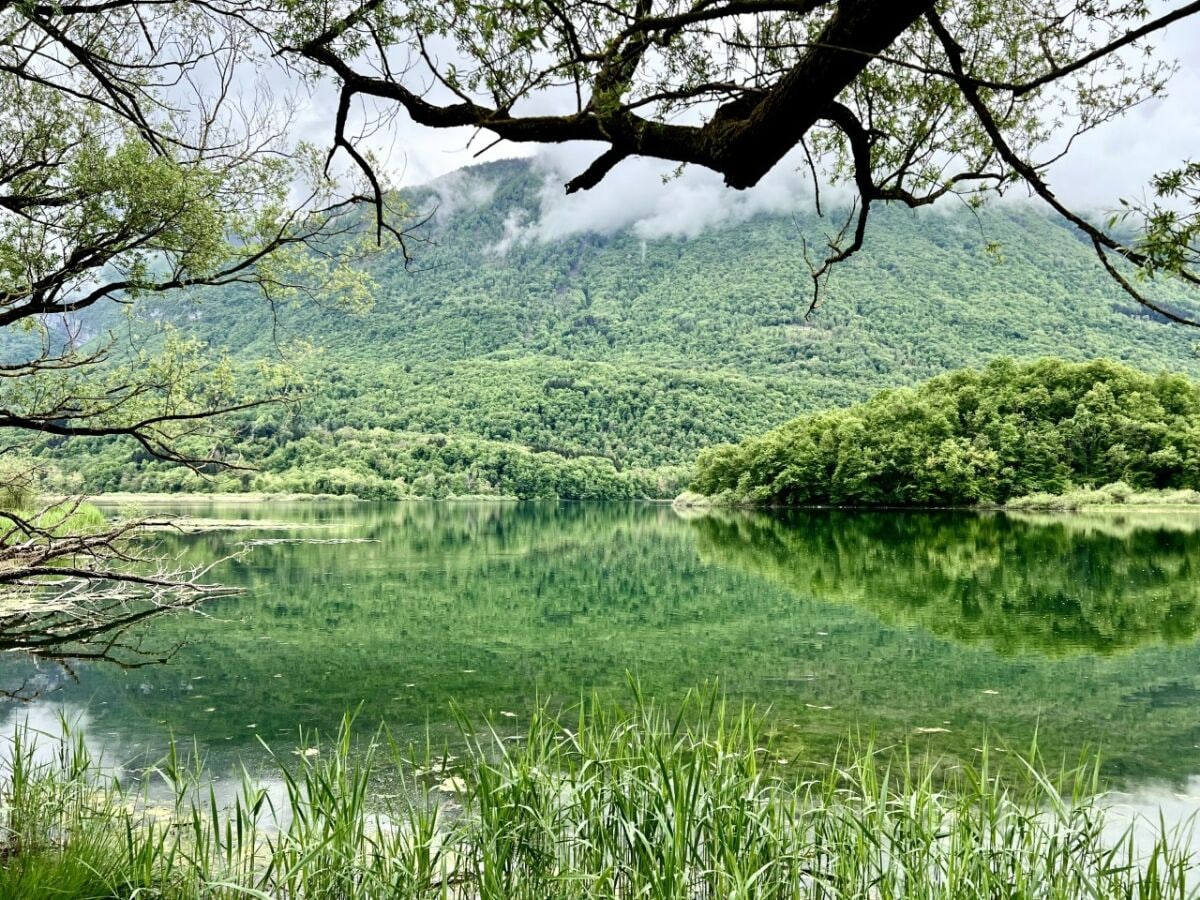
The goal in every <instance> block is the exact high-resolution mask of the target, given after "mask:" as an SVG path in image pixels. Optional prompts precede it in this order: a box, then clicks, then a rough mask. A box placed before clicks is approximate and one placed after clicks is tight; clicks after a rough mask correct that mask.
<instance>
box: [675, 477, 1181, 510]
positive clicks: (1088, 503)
mask: <svg viewBox="0 0 1200 900" xmlns="http://www.w3.org/2000/svg"><path fill="white" fill-rule="evenodd" d="M672 506H674V507H675V508H676V509H677V510H681V511H702V510H706V509H746V510H753V509H843V510H851V511H852V510H873V511H886V510H889V509H892V510H897V511H905V512H920V511H921V510H931V511H932V510H967V511H969V510H975V511H1000V512H1003V511H1023V510H1029V511H1038V512H1074V511H1076V510H1088V511H1092V510H1094V511H1097V512H1108V511H1112V512H1128V511H1131V510H1136V511H1139V512H1156V511H1161V510H1177V511H1191V512H1197V513H1200V491H1196V490H1192V489H1190V488H1183V489H1175V490H1143V491H1137V490H1134V489H1133V488H1131V487H1130V486H1129V485H1127V484H1125V483H1124V482H1119V481H1118V482H1114V483H1113V484H1106V485H1104V486H1103V487H1098V488H1093V487H1082V488H1071V489H1069V490H1067V491H1064V492H1063V493H1061V494H1051V493H1036V494H1027V495H1025V496H1023V497H1014V498H1013V499H1011V500H1009V501H1008V502H1007V503H1002V504H995V503H978V504H974V505H971V506H867V505H858V506H855V505H843V506H835V505H831V504H810V505H802V506H786V505H783V504H761V503H752V502H750V501H747V500H745V499H740V498H738V497H736V496H734V495H732V494H730V493H726V494H718V495H717V496H715V497H709V496H705V495H704V494H698V493H696V492H694V491H684V492H683V493H682V494H680V495H679V496H678V497H676V498H675V500H674V501H673V503H672Z"/></svg>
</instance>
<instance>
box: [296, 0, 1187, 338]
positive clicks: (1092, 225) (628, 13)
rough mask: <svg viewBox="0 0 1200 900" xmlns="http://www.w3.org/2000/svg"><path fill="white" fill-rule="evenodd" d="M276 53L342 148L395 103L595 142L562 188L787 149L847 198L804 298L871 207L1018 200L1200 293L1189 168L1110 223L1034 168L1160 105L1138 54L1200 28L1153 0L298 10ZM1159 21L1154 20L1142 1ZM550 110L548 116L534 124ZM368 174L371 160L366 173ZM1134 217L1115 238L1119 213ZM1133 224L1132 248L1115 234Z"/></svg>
mask: <svg viewBox="0 0 1200 900" xmlns="http://www.w3.org/2000/svg"><path fill="white" fill-rule="evenodd" d="M284 8H285V10H286V12H285V13H284V14H283V17H282V19H281V20H280V21H279V22H278V24H277V25H276V26H275V30H276V37H277V39H278V40H279V42H280V44H281V47H282V51H283V52H284V54H285V55H287V56H288V57H289V58H291V59H295V60H298V61H300V62H301V63H302V64H304V65H306V66H308V67H310V69H311V70H312V71H314V72H318V73H320V72H325V73H331V74H333V75H334V76H336V78H337V79H338V80H339V81H340V92H341V93H340V97H341V101H340V104H339V107H338V114H337V118H336V122H335V136H334V140H335V143H336V146H337V147H338V148H342V149H344V150H345V151H346V152H348V153H350V154H351V155H352V156H356V157H357V158H361V157H360V156H359V154H357V151H356V150H355V144H354V141H353V140H352V138H350V137H349V136H348V133H347V130H346V129H347V123H348V122H349V121H350V111H351V107H352V104H353V103H354V102H355V101H356V100H357V99H359V98H376V99H377V100H379V101H383V102H393V103H396V104H399V106H401V107H402V108H403V109H404V110H405V111H406V112H407V114H408V115H409V116H410V117H411V118H412V119H413V121H415V122H417V123H419V124H421V125H425V126H428V127H430V128H460V127H466V128H474V129H478V130H483V131H488V132H490V133H491V134H493V135H494V136H495V137H496V139H497V140H498V141H499V140H506V141H513V142H521V143H527V142H533V143H560V142H565V141H590V142H595V143H598V144H599V145H601V146H602V148H603V149H602V151H601V152H600V153H599V154H598V156H597V157H596V159H595V161H594V162H593V163H592V164H591V165H590V166H589V167H588V168H587V169H586V170H585V171H583V172H581V173H580V174H579V175H578V176H577V177H575V178H573V179H572V180H571V181H569V182H568V183H567V184H566V190H567V191H568V192H572V191H579V190H586V189H590V188H594V187H596V186H597V185H599V184H600V183H601V182H602V180H603V179H604V177H605V176H606V175H607V174H608V172H610V171H611V170H612V168H613V167H614V166H616V165H617V164H618V163H619V162H621V161H622V160H624V159H626V158H627V157H630V156H649V157H655V158H659V159H663V160H667V161H671V162H675V163H679V164H680V165H684V164H687V165H699V166H704V167H707V168H709V169H712V170H714V171H716V172H719V173H720V174H722V175H723V176H724V178H725V181H726V183H727V184H728V185H729V186H731V187H734V188H747V187H750V186H752V185H754V184H756V183H757V182H758V181H759V180H760V179H761V178H762V177H763V175H765V174H766V172H767V171H769V170H770V169H771V168H772V167H773V166H775V165H777V164H778V163H779V162H780V160H781V159H782V158H783V157H784V156H785V154H787V153H789V152H790V151H792V150H793V149H795V148H796V147H801V148H803V151H804V153H805V155H806V159H807V162H808V165H809V167H810V168H811V171H812V175H813V181H814V184H815V185H816V186H817V187H818V201H817V202H818V207H819V206H820V196H819V184H820V182H821V181H822V180H823V179H830V180H832V181H833V182H835V183H839V182H841V183H846V184H848V185H849V186H851V187H852V188H853V191H854V193H855V195H856V197H855V201H854V203H853V204H852V209H851V212H850V215H849V216H848V217H847V218H846V220H845V222H844V224H843V225H842V227H841V228H840V229H839V230H838V231H837V233H836V234H834V235H832V236H831V237H830V239H829V246H828V248H827V252H825V253H824V255H823V257H822V258H820V259H814V260H811V261H810V267H811V272H812V279H813V287H814V293H813V305H814V306H815V305H816V304H817V303H818V302H819V300H820V297H821V287H822V285H823V283H824V280H825V279H826V278H827V276H828V274H829V272H830V269H831V268H832V267H833V266H834V265H836V264H837V263H839V262H841V261H843V260H845V259H846V258H848V257H849V256H850V255H852V254H853V253H854V252H855V251H857V250H858V249H859V248H860V247H861V246H862V244H863V240H864V236H865V234H866V227H867V223H868V219H869V215H870V211H871V208H872V206H873V205H874V204H877V203H881V202H882V203H899V204H903V205H906V206H909V207H917V206H924V205H927V204H930V203H933V202H935V201H937V200H939V199H941V198H943V197H947V196H950V195H959V196H963V197H965V198H967V199H968V200H970V201H974V202H979V201H981V200H982V199H983V198H984V197H985V196H987V195H989V194H997V193H1002V192H1004V191H1005V190H1008V189H1011V188H1013V187H1015V186H1017V185H1021V184H1023V185H1025V186H1026V187H1027V188H1028V189H1029V190H1030V191H1032V192H1033V193H1034V194H1036V195H1037V196H1038V197H1040V198H1041V199H1042V200H1044V201H1045V202H1046V203H1048V204H1049V205H1050V206H1051V207H1052V208H1053V209H1054V210H1055V211H1056V212H1057V213H1058V214H1059V215H1061V216H1062V217H1064V218H1065V219H1066V220H1067V221H1069V222H1071V223H1072V224H1073V225H1075V226H1076V227H1077V228H1078V229H1080V231H1082V232H1083V234H1084V235H1085V236H1086V238H1087V239H1088V241H1090V243H1091V244H1092V246H1093V247H1094V249H1095V252H1096V254H1097V255H1098V257H1099V259H1100V262H1101V264H1102V265H1103V266H1104V267H1105V269H1106V270H1107V271H1108V272H1109V273H1110V274H1111V276H1112V277H1113V278H1115V279H1116V280H1117V281H1118V282H1119V283H1120V284H1121V286H1122V287H1123V288H1124V289H1125V290H1126V291H1127V292H1128V293H1129V294H1131V295H1132V296H1133V297H1134V298H1136V299H1137V301H1138V302H1139V303H1142V304H1143V305H1145V306H1148V307H1150V308H1151V309H1153V310H1155V311H1156V312H1158V313H1159V314H1161V315H1163V316H1166V317H1167V318H1170V319H1173V320H1175V321H1188V322H1189V323H1191V324H1196V323H1195V322H1193V321H1191V319H1189V317H1188V315H1187V314H1186V313H1185V312H1184V311H1181V310H1180V309H1178V308H1175V307H1173V306H1172V305H1171V303H1170V302H1169V301H1166V300H1162V299H1156V298H1155V297H1152V296H1151V295H1150V294H1151V288H1152V285H1150V284H1149V283H1148V281H1147V280H1146V279H1147V278H1151V277H1153V276H1155V275H1159V274H1169V275H1172V276H1174V277H1175V278H1176V279H1178V280H1180V281H1182V282H1183V283H1184V284H1186V285H1188V286H1190V287H1191V288H1195V287H1198V286H1200V275H1198V274H1197V269H1196V266H1197V263H1198V262H1200V252H1198V244H1197V241H1198V238H1200V222H1198V219H1197V200H1198V190H1197V188H1198V187H1200V169H1198V168H1197V164H1196V163H1185V164H1184V165H1183V166H1182V167H1181V168H1179V169H1178V170H1176V171H1173V172H1167V173H1164V174H1163V175H1161V176H1159V178H1157V179H1156V180H1155V183H1154V184H1153V186H1152V188H1153V199H1151V200H1150V201H1148V202H1146V203H1141V204H1138V203H1127V204H1126V205H1125V206H1124V207H1123V208H1122V209H1121V210H1119V212H1118V214H1117V215H1114V216H1113V217H1111V218H1110V219H1109V220H1108V221H1106V222H1104V223H1097V222H1095V221H1093V220H1092V219H1090V218H1088V217H1086V216H1084V215H1082V214H1080V213H1079V212H1077V211H1075V210H1073V209H1072V208H1070V207H1069V206H1068V205H1067V204H1066V203H1064V202H1063V201H1062V200H1061V199H1059V198H1058V196H1057V195H1056V194H1055V193H1054V190H1053V188H1052V186H1051V184H1050V182H1049V180H1048V176H1047V171H1048V168H1049V166H1050V165H1051V164H1052V163H1054V162H1055V161H1057V160H1059V159H1060V158H1062V157H1063V156H1064V155H1066V154H1068V153H1069V152H1070V150H1071V147H1072V145H1073V143H1074V141H1075V139H1076V138H1077V137H1078V136H1079V135H1080V134H1082V133H1084V132H1087V131H1090V130H1092V129H1094V128H1098V127H1101V126H1103V125H1104V124H1105V123H1107V122H1109V121H1111V120H1112V119H1114V118H1116V117H1118V116H1120V115H1122V114H1123V113H1125V112H1127V111H1128V110H1129V109H1131V108H1132V107H1134V106H1136V105H1137V104H1139V103H1142V102H1143V101H1145V100H1147V99H1149V98H1151V97H1155V96H1158V95H1160V94H1161V93H1162V92H1163V91H1164V89H1165V86H1166V83H1167V79H1168V76H1169V75H1170V74H1171V72H1172V69H1173V65H1172V63H1171V62H1169V61H1167V60H1164V59H1161V58H1158V57H1156V56H1155V55H1154V54H1153V53H1152V52H1151V51H1150V49H1149V47H1148V44H1147V41H1148V40H1149V39H1151V38H1152V37H1153V36H1155V35H1157V34H1158V33H1160V32H1161V31H1162V29H1164V28H1165V27H1167V26H1168V25H1170V24H1172V23H1175V22H1179V21H1182V20H1184V19H1187V18H1189V17H1194V16H1196V15H1197V14H1200V3H1197V2H1193V3H1179V4H1175V5H1173V6H1172V7H1171V8H1169V9H1165V10H1162V11H1160V12H1158V13H1157V14H1155V15H1152V12H1151V10H1152V5H1151V4H1150V3H1149V2H1148V0H940V2H935V0H603V2H601V0H528V2H508V3H501V4H496V3H493V2H491V0H454V2H440V0H406V2H403V3H400V2H396V0H365V2H361V0H349V2H347V0H293V2H291V3H289V4H287V5H286V6H285V7H284ZM1154 8H1155V9H1158V7H1154ZM547 109H554V110H556V111H554V112H546V111H545V110H547ZM366 168H369V167H367V166H364V169H366ZM1122 219H1124V220H1126V221H1125V223H1124V226H1123V227H1118V226H1121V221H1120V220H1122ZM1131 225H1133V226H1136V227H1137V228H1138V229H1140V230H1139V232H1138V235H1137V236H1136V237H1133V238H1129V237H1123V236H1122V234H1128V231H1129V227H1130V226H1131Z"/></svg>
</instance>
